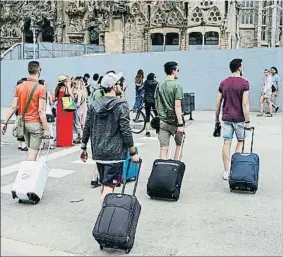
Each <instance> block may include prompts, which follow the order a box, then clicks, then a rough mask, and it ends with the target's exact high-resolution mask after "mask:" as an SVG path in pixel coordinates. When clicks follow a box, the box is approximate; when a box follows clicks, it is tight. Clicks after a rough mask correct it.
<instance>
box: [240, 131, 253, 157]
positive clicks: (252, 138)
mask: <svg viewBox="0 0 283 257" xmlns="http://www.w3.org/2000/svg"><path fill="white" fill-rule="evenodd" d="M246 130H248V131H252V142H251V153H252V152H253V145H254V134H255V128H254V127H250V128H244V141H243V148H242V153H244V150H245V141H246Z"/></svg>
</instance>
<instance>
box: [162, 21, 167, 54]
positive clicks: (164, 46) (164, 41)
mask: <svg viewBox="0 0 283 257" xmlns="http://www.w3.org/2000/svg"><path fill="white" fill-rule="evenodd" d="M162 27H163V52H165V51H166V30H165V27H166V23H162Z"/></svg>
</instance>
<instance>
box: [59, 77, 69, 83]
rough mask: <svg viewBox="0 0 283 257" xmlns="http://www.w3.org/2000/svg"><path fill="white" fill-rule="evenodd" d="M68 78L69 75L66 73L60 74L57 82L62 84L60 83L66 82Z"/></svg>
mask: <svg viewBox="0 0 283 257" xmlns="http://www.w3.org/2000/svg"><path fill="white" fill-rule="evenodd" d="M67 78H68V76H66V75H60V76H58V78H57V84H60V83H62V82H64V81H65V80H66V79H67Z"/></svg>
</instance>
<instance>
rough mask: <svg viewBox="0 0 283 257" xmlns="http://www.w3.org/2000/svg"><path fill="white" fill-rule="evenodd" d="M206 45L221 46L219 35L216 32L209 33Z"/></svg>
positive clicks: (207, 33) (206, 36) (206, 35)
mask: <svg viewBox="0 0 283 257" xmlns="http://www.w3.org/2000/svg"><path fill="white" fill-rule="evenodd" d="M204 44H205V45H219V34H218V32H215V31H209V32H206V33H205V39H204Z"/></svg>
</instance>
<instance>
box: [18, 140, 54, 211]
mask: <svg viewBox="0 0 283 257" xmlns="http://www.w3.org/2000/svg"><path fill="white" fill-rule="evenodd" d="M43 141H44V140H42V143H41V144H43ZM50 146H51V139H50V140H49V146H48V150H47V153H46V156H45V158H39V155H40V152H41V150H39V152H38V155H37V158H36V161H22V162H21V164H20V167H19V171H18V174H17V177H16V180H15V182H14V185H13V187H12V197H13V199H15V198H18V199H19V203H22V202H30V203H32V204H34V205H35V204H37V203H38V202H39V201H40V199H41V198H42V195H43V191H44V188H45V184H46V182H47V178H48V173H49V171H50V169H49V167H48V166H47V157H48V154H49V151H50ZM40 149H41V147H40Z"/></svg>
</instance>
